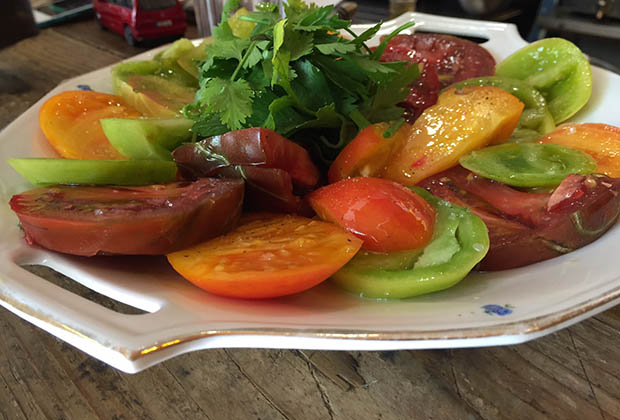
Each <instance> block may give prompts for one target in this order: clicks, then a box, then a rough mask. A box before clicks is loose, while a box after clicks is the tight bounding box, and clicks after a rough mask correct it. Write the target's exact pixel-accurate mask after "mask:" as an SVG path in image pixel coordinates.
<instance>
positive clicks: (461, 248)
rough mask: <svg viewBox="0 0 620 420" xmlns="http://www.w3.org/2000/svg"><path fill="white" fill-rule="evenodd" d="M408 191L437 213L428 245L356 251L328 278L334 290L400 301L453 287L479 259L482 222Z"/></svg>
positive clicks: (484, 237) (485, 243)
mask: <svg viewBox="0 0 620 420" xmlns="http://www.w3.org/2000/svg"><path fill="white" fill-rule="evenodd" d="M414 189H415V191H416V192H417V193H418V194H420V195H421V196H422V197H423V198H424V199H425V200H427V201H428V202H429V203H431V204H432V205H433V207H435V210H436V211H437V220H436V222H435V231H434V232H433V237H432V239H431V241H430V242H429V243H428V244H427V245H426V247H424V249H423V250H413V251H399V252H393V253H389V254H374V253H369V252H362V253H358V254H357V255H356V256H355V257H353V259H352V260H351V261H350V262H349V263H348V264H346V265H345V266H344V267H343V268H341V269H340V270H339V271H338V272H336V273H335V274H334V275H333V276H332V280H333V281H334V282H335V283H336V284H337V285H338V286H340V287H342V288H343V289H345V290H347V291H349V292H351V293H354V294H356V295H359V296H361V297H367V298H383V299H404V298H409V297H413V296H418V295H423V294H426V293H431V292H437V291H439V290H443V289H447V288H449V287H452V286H454V285H455V284H457V283H458V282H460V281H461V280H462V279H463V278H465V276H467V274H468V273H469V272H470V271H471V270H472V269H473V268H474V267H475V266H476V264H478V263H479V262H480V261H481V260H482V258H484V256H485V255H486V253H487V251H488V250H489V235H488V232H487V228H486V226H485V225H484V222H482V220H480V219H479V218H478V217H477V216H475V215H474V214H473V213H471V212H470V211H469V210H466V209H463V208H461V207H458V206H456V205H454V204H452V203H449V202H447V201H443V200H440V199H439V198H437V197H435V196H433V195H431V194H430V193H428V192H427V191H426V190H423V189H421V188H416V187H414Z"/></svg>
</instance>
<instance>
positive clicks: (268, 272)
mask: <svg viewBox="0 0 620 420" xmlns="http://www.w3.org/2000/svg"><path fill="white" fill-rule="evenodd" d="M248 220H249V221H248ZM361 245H362V241H361V240H360V239H358V238H356V237H355V236H353V235H351V234H350V233H348V232H346V231H345V230H344V229H342V228H340V227H338V226H336V225H333V224H331V223H326V222H321V221H318V220H312V219H308V218H305V217H299V216H292V215H278V216H269V217H267V216H265V217H263V216H260V217H252V218H250V219H246V220H245V222H242V224H241V225H240V226H239V227H238V228H237V229H235V230H233V231H231V232H229V233H228V234H226V235H223V236H220V237H217V238H215V239H213V240H210V241H207V242H204V243H202V244H200V245H197V246H194V247H192V248H189V249H186V250H183V251H178V252H174V253H172V254H169V255H168V261H169V262H170V264H171V265H172V267H173V268H174V269H175V270H176V271H177V272H178V273H179V274H181V275H182V276H183V277H185V278H186V279H187V280H189V281H190V282H192V283H194V284H195V285H196V286H198V287H200V288H202V289H204V290H206V291H207V292H210V293H213V294H216V295H221V296H228V297H237V298H249V299H262V298H273V297H278V296H285V295H290V294H293V293H298V292H302V291H304V290H307V289H309V288H311V287H313V286H315V285H317V284H319V283H321V282H322V281H324V280H326V279H327V278H329V277H330V276H331V275H332V274H333V273H335V272H336V271H337V270H338V269H339V268H340V267H342V266H343V265H344V264H346V263H347V262H348V261H349V260H350V259H351V258H352V257H353V256H354V255H355V254H356V253H357V251H358V250H359V249H360V247H361Z"/></svg>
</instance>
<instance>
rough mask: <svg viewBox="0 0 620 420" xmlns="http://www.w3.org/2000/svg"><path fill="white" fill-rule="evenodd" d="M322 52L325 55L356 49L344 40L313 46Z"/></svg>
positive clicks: (345, 52)
mask: <svg viewBox="0 0 620 420" xmlns="http://www.w3.org/2000/svg"><path fill="white" fill-rule="evenodd" d="M314 47H315V48H316V49H317V50H319V51H320V52H321V53H322V54H325V55H344V54H347V53H350V52H353V51H355V50H356V49H357V46H355V45H354V44H349V43H346V42H331V43H329V44H317V45H315V46H314Z"/></svg>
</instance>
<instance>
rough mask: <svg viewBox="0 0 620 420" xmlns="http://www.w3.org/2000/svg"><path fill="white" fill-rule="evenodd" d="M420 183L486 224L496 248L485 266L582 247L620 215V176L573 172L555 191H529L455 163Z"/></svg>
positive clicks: (524, 261)
mask: <svg viewBox="0 0 620 420" xmlns="http://www.w3.org/2000/svg"><path fill="white" fill-rule="evenodd" d="M420 186H422V187H424V188H426V189H427V190H428V191H430V192H431V193H432V194H434V195H437V196H438V197H440V198H443V199H444V200H448V201H450V202H452V203H454V204H457V205H461V206H463V207H467V208H469V209H470V210H472V211H473V212H474V213H475V214H476V215H478V216H479V217H480V218H481V219H482V220H483V221H484V222H485V224H486V226H487V229H488V230H489V239H490V242H491V247H490V249H489V252H488V254H487V256H486V257H485V258H484V260H482V262H481V264H480V268H481V269H483V270H502V269H506V268H515V267H521V266H524V265H528V264H532V263H535V262H538V261H543V260H547V259H550V258H553V257H556V256H558V255H561V254H565V253H567V252H570V251H573V250H575V249H578V248H581V247H583V246H585V245H587V244H589V243H591V242H593V241H594V240H596V239H598V238H599V237H600V236H601V235H603V234H604V233H605V232H606V231H607V230H608V229H609V228H610V227H611V226H613V224H614V223H615V221H616V220H617V218H618V215H619V214H620V179H618V178H609V177H606V176H603V175H589V176H583V175H569V176H568V177H566V178H565V179H564V181H562V183H561V184H560V185H559V186H558V187H557V188H556V189H555V191H554V192H553V193H550V194H548V193H527V192H522V191H517V190H515V189H513V188H510V187H508V186H506V185H503V184H501V183H498V182H495V181H490V180H488V179H484V178H481V177H478V176H476V175H474V174H473V173H471V172H469V171H467V170H465V169H463V168H462V167H455V168H452V169H450V170H448V171H445V172H442V173H440V174H437V175H435V176H433V177H431V178H429V179H426V180H425V181H423V182H422V183H421V185H420Z"/></svg>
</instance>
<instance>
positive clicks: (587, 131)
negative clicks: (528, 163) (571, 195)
mask: <svg viewBox="0 0 620 420" xmlns="http://www.w3.org/2000/svg"><path fill="white" fill-rule="evenodd" d="M538 141H539V142H540V143H553V144H559V145H561V146H566V147H570V148H573V149H577V150H581V151H582V152H584V153H587V154H589V155H590V156H592V157H593V158H594V160H596V164H597V167H596V172H598V173H602V174H605V175H607V176H610V177H613V178H618V177H620V128H618V127H614V126H611V125H607V124H594V123H587V124H575V123H568V124H562V125H561V126H559V127H558V128H556V129H555V130H553V131H552V132H551V133H549V134H547V135H546V136H545V137H542V138H541V139H539V140H538Z"/></svg>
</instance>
